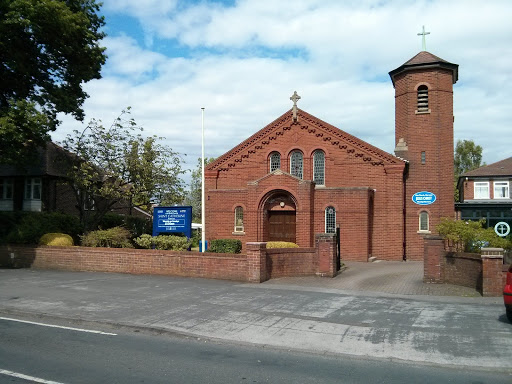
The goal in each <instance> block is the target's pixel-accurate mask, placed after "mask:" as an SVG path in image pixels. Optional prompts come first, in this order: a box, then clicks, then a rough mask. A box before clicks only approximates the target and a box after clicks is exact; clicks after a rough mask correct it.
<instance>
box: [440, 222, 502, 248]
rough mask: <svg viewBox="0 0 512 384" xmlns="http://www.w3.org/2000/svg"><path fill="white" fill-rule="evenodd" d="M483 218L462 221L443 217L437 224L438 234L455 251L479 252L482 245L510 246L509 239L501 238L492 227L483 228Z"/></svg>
mask: <svg viewBox="0 0 512 384" xmlns="http://www.w3.org/2000/svg"><path fill="white" fill-rule="evenodd" d="M484 223H485V219H482V220H479V221H464V220H454V219H450V218H444V219H442V220H441V223H439V225H438V226H437V231H438V232H439V234H440V235H441V236H442V237H443V238H444V239H446V240H447V241H448V245H449V246H451V247H453V248H455V250H456V251H459V252H460V251H466V252H480V249H481V248H482V247H496V248H505V249H510V248H512V243H511V242H510V240H507V239H505V238H501V237H499V236H498V235H496V233H495V232H494V230H493V229H492V228H483V227H482V226H483V224H484Z"/></svg>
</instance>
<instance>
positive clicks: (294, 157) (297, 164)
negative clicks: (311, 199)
mask: <svg viewBox="0 0 512 384" xmlns="http://www.w3.org/2000/svg"><path fill="white" fill-rule="evenodd" d="M302 162H303V161H302V152H301V151H293V152H292V154H291V156H290V173H291V174H292V175H293V176H296V177H298V178H300V179H302Z"/></svg>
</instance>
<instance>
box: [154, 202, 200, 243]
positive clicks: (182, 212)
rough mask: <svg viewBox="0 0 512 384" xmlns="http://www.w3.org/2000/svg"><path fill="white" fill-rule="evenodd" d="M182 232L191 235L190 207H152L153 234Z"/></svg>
mask: <svg viewBox="0 0 512 384" xmlns="http://www.w3.org/2000/svg"><path fill="white" fill-rule="evenodd" d="M162 233H183V234H184V235H185V236H187V237H188V238H189V239H190V238H191V237H192V207H156V208H154V209H153V236H158V235H160V234H162Z"/></svg>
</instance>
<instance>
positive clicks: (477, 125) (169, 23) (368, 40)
mask: <svg viewBox="0 0 512 384" xmlns="http://www.w3.org/2000/svg"><path fill="white" fill-rule="evenodd" d="M101 14H102V15H103V16H104V17H105V22H106V24H105V27H104V31H105V32H106V34H107V37H106V38H105V39H103V40H102V42H101V44H102V45H103V46H105V47H106V48H107V50H106V53H107V55H108V59H107V62H106V64H105V65H104V67H103V69H102V78H101V79H99V80H93V81H90V82H88V83H86V84H84V89H85V90H86V92H87V93H88V94H89V96H90V97H89V98H88V99H87V100H86V102H85V103H84V106H83V107H84V111H85V113H86V118H85V121H84V123H80V122H77V121H75V120H73V118H72V117H70V116H66V115H60V116H59V117H60V119H61V121H62V124H61V125H60V126H59V128H58V129H57V131H56V132H54V133H53V134H52V138H53V139H54V140H55V141H62V140H63V139H64V138H65V137H66V135H67V134H69V133H71V132H72V131H73V130H74V129H79V130H80V129H83V127H84V125H83V124H85V123H87V122H88V121H89V120H90V119H92V118H95V119H99V120H102V121H103V123H104V124H108V125H110V123H111V122H112V121H113V120H114V119H115V118H116V117H117V116H118V115H119V114H120V113H121V111H122V110H123V109H125V108H126V107H128V106H130V107H131V116H132V117H133V118H134V119H135V121H136V122H137V123H138V124H139V125H141V126H143V127H144V129H145V134H148V135H158V136H161V137H163V138H164V143H165V144H166V145H169V146H170V147H172V149H173V150H174V151H177V152H179V153H180V154H181V156H182V158H183V160H184V168H185V169H188V170H190V169H194V168H195V167H196V165H197V159H198V158H199V157H200V156H201V126H202V120H201V119H202V116H201V108H203V107H204V108H205V111H204V128H205V146H206V148H205V154H206V156H207V157H218V156H220V155H222V154H223V153H225V152H227V151H228V150H230V149H231V148H233V147H234V146H236V145H237V144H239V143H240V142H241V141H243V140H244V139H246V138H248V137H249V136H250V135H252V134H254V133H255V132H257V131H258V130H259V129H261V128H263V127H264V126H266V125H267V124H269V123H270V122H272V121H273V120H275V119H276V118H277V117H279V116H281V115H282V114H283V113H285V112H286V111H287V110H289V109H290V108H291V107H292V102H291V101H290V96H291V95H292V94H293V92H294V91H297V92H298V94H299V95H300V96H301V99H300V100H299V102H298V107H299V108H301V109H303V110H305V111H306V112H308V113H310V114H312V115H314V116H316V117H318V118H320V119H322V120H324V121H326V122H328V123H330V124H332V125H334V126H336V127H338V128H340V129H342V130H344V131H346V132H348V133H350V134H352V135H355V136H357V137H359V138H360V139H362V140H365V141H366V142H368V143H370V144H372V145H375V146H377V147H379V148H381V149H383V150H385V151H387V152H390V153H393V149H394V146H395V142H394V126H395V125H394V124H395V121H394V118H395V115H394V88H393V85H392V83H391V80H390V78H389V75H388V73H389V71H391V70H393V69H395V68H397V67H399V66H400V65H402V64H403V63H405V62H406V61H407V60H409V59H410V58H412V57H413V56H415V55H416V54H417V53H418V52H420V51H421V50H422V38H421V36H418V33H419V32H421V31H422V27H423V26H425V30H426V31H427V32H430V34H429V35H427V36H426V50H427V51H429V52H431V53H433V54H434V55H436V56H439V57H441V58H442V59H444V60H446V61H449V62H452V63H456V64H459V80H458V82H457V83H456V84H455V85H454V115H455V125H454V130H455V131H454V134H455V141H456V140H457V139H461V140H473V141H474V142H475V143H476V144H479V145H481V146H482V147H483V161H484V162H486V163H487V164H490V163H493V162H496V161H499V160H502V159H504V158H507V157H510V156H512V135H511V128H512V96H511V92H509V90H508V88H507V86H508V85H511V84H512V65H511V63H512V43H511V40H512V22H511V21H510V20H511V18H512V1H510V0H486V1H477V0H428V1H427V0H425V1H411V0H396V1H395V0H389V1H387V0H217V1H213V0H202V1H194V0H187V1H184V0H103V7H102V8H101ZM187 179H189V176H185V180H187Z"/></svg>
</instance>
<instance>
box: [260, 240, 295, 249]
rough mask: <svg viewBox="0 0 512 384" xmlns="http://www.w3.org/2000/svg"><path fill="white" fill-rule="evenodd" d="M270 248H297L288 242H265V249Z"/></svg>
mask: <svg viewBox="0 0 512 384" xmlns="http://www.w3.org/2000/svg"><path fill="white" fill-rule="evenodd" d="M272 248H299V246H298V245H297V244H295V243H292V242H289V241H269V242H267V249H272Z"/></svg>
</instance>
